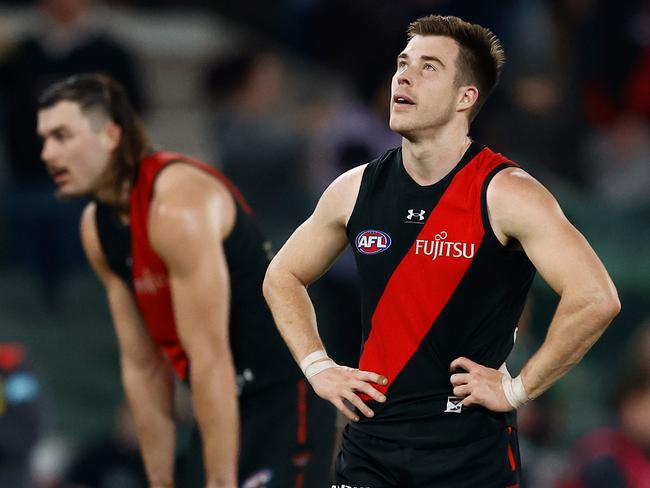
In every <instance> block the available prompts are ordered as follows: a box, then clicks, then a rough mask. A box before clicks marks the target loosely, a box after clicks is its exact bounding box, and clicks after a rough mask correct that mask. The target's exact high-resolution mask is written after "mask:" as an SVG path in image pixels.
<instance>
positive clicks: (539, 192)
mask: <svg viewBox="0 0 650 488" xmlns="http://www.w3.org/2000/svg"><path fill="white" fill-rule="evenodd" d="M497 178H500V179H499V180H497ZM495 180H497V181H495V182H496V183H497V184H496V185H495V188H494V191H493V192H492V195H490V193H489V194H488V205H489V206H490V205H491V204H492V206H491V208H490V210H491V215H492V216H494V221H495V222H496V223H497V227H498V229H499V230H500V231H501V232H503V233H504V234H505V235H506V236H507V237H508V239H509V240H511V239H514V240H516V241H518V242H519V243H520V244H521V246H522V247H523V250H524V251H525V252H526V254H527V255H528V257H529V259H530V260H531V262H532V263H533V265H534V266H535V268H536V269H537V270H538V271H539V273H540V274H541V275H542V277H543V278H544V280H545V281H546V282H547V283H548V284H549V286H551V288H553V290H555V291H556V292H557V293H558V294H561V293H562V291H563V290H564V289H565V288H566V287H567V286H568V285H574V284H579V285H581V286H590V285H589V282H590V281H592V282H593V281H596V282H600V280H608V279H609V278H608V276H607V272H606V271H605V268H604V267H603V265H602V263H601V262H600V260H599V259H598V256H596V253H595V252H594V251H593V249H592V248H591V246H590V245H589V243H588V242H587V240H586V239H585V238H584V236H583V235H582V234H581V233H580V232H579V231H578V230H577V229H576V228H575V227H574V226H573V225H572V224H571V222H569V220H568V219H567V218H566V216H565V215H564V213H563V212H562V210H561V208H560V206H559V204H558V203H557V201H556V200H555V198H554V197H553V195H551V193H550V192H549V191H548V190H546V188H544V187H543V186H542V185H541V184H540V183H539V182H537V181H536V180H535V179H533V178H532V177H530V176H528V175H526V174H525V173H523V172H521V171H520V170H516V171H515V172H512V173H510V174H504V175H497V177H495Z"/></svg>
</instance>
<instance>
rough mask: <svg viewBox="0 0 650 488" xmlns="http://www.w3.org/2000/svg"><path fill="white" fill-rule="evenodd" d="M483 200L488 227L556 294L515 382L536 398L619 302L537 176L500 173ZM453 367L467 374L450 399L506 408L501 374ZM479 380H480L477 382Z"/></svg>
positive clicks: (463, 363)
mask: <svg viewBox="0 0 650 488" xmlns="http://www.w3.org/2000/svg"><path fill="white" fill-rule="evenodd" d="M487 201H488V209H489V216H490V222H491V223H492V227H493V229H494V231H495V234H496V235H497V237H498V238H499V240H500V241H501V242H502V243H503V244H509V245H520V246H521V247H522V248H523V250H524V251H525V252H526V254H527V255H528V257H529V258H530V260H531V262H532V263H533V264H534V265H535V267H536V268H537V270H538V271H539V273H540V275H541V276H542V278H544V280H545V281H546V282H547V283H548V284H549V286H550V287H551V288H552V289H553V290H554V291H555V292H556V293H557V294H558V295H559V296H560V302H559V304H558V306H557V309H556V311H555V314H554V316H553V319H552V321H551V324H550V325H549V328H548V332H547V335H546V338H545V340H544V342H543V344H542V346H541V347H540V348H539V350H537V352H536V353H535V354H534V355H533V356H532V357H531V358H530V359H529V361H528V362H527V363H526V364H525V366H524V367H523V369H522V371H521V375H520V377H519V379H520V381H521V384H522V385H523V388H524V390H525V393H526V394H527V396H528V397H529V398H535V397H537V396H539V395H540V394H541V393H543V392H544V391H546V390H547V389H548V388H549V387H550V386H551V385H552V384H553V383H555V382H556V381H557V380H558V379H559V378H560V377H562V376H563V375H564V374H565V373H566V372H567V371H569V370H570V369H571V368H572V367H573V366H575V365H576V364H577V363H578V362H579V361H580V360H581V359H582V357H583V356H584V355H585V354H586V352H587V351H588V350H589V349H590V348H591V346H592V345H593V344H594V343H595V342H596V340H598V338H599V337H600V336H601V335H602V334H603V332H604V331H605V329H606V328H607V326H608V325H609V324H610V322H611V321H612V319H613V318H614V317H615V316H616V315H617V314H618V312H619V310H620V303H619V300H618V296H617V293H616V289H615V287H614V284H613V283H612V280H611V279H610V277H609V275H608V273H607V270H606V269H605V267H604V266H603V264H602V263H601V261H600V259H599V258H598V256H596V253H595V252H594V250H593V249H592V248H591V246H590V245H589V243H588V242H587V240H586V239H585V238H584V237H583V236H582V234H580V232H578V231H577V230H576V228H575V227H573V225H572V224H571V223H570V222H569V221H568V220H567V218H566V217H565V216H564V214H563V213H562V210H561V209H560V207H559V205H558V203H557V201H556V200H555V198H554V197H553V196H552V195H551V194H550V193H549V192H548V190H546V188H544V187H543V186H542V185H541V184H540V183H539V182H537V181H536V180H535V179H534V178H532V177H531V176H530V175H528V174H527V173H526V172H524V171H522V170H520V169H515V168H512V169H507V170H504V171H501V172H500V173H498V174H497V175H496V176H495V177H494V179H493V180H492V182H491V183H490V185H489V187H488V192H487ZM454 367H460V368H463V369H465V370H467V371H469V376H468V375H462V374H461V375H454V377H455V378H454V377H452V383H453V384H454V386H456V387H457V388H459V389H458V390H456V389H455V390H454V392H455V394H460V395H462V396H466V395H468V393H469V394H470V396H471V398H469V399H466V400H465V401H463V403H464V404H472V403H479V404H482V405H484V406H486V407H488V408H491V409H493V410H495V409H496V410H504V409H506V410H509V409H511V407H510V406H509V405H508V403H504V399H505V397H504V395H503V389H502V388H501V373H499V372H496V371H495V370H489V369H488V368H483V367H481V366H478V365H475V364H474V363H471V361H469V360H467V359H465V358H461V359H460V360H457V361H454V362H453V363H452V368H454ZM470 376H473V378H470ZM480 377H483V380H478V379H479V378H480ZM454 381H456V383H454ZM471 381H474V386H472V385H471V384H470V383H471ZM490 385H491V387H490ZM467 400H469V401H467ZM466 401H467V403H466Z"/></svg>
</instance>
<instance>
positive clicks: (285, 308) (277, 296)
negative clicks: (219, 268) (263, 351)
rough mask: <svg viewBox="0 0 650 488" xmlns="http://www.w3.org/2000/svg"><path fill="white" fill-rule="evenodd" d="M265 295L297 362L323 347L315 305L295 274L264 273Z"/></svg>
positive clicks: (279, 328)
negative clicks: (317, 324)
mask: <svg viewBox="0 0 650 488" xmlns="http://www.w3.org/2000/svg"><path fill="white" fill-rule="evenodd" d="M270 271H271V270H270ZM264 297H265V298H266V301H267V303H268V304H269V308H270V309H271V313H272V314H273V319H274V320H275V323H276V325H277V327H278V330H279V331H280V334H281V335H282V338H283V339H284V341H285V342H286V343H287V345H288V346H289V349H290V350H291V353H292V354H293V357H294V358H295V360H296V361H297V362H300V361H301V360H302V359H303V358H304V357H305V356H307V355H308V354H309V353H312V352H314V351H317V350H321V349H324V346H323V343H322V341H321V339H320V337H319V335H318V328H317V326H316V312H315V311H314V305H313V304H312V301H311V298H310V297H309V294H308V293H307V288H306V287H305V286H304V284H303V283H301V282H300V281H299V280H298V279H297V278H296V277H295V276H293V275H291V274H289V273H282V272H280V271H277V272H269V273H267V276H266V279H265V280H264Z"/></svg>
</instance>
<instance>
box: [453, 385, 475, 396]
mask: <svg viewBox="0 0 650 488" xmlns="http://www.w3.org/2000/svg"><path fill="white" fill-rule="evenodd" d="M471 393H472V389H471V388H470V387H469V385H460V386H456V387H455V388H454V395H455V396H458V397H465V396H468V395H469V394H471Z"/></svg>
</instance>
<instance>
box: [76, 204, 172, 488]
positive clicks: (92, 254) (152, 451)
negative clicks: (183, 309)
mask: <svg viewBox="0 0 650 488" xmlns="http://www.w3.org/2000/svg"><path fill="white" fill-rule="evenodd" d="M81 239H82V243H83V247H84V250H85V252H86V256H87V258H88V261H89V262H90V265H91V266H92V268H93V269H94V271H95V273H96V274H97V276H98V277H99V279H100V280H101V282H102V283H103V285H104V288H105V289H106V294H107V297H108V303H109V306H110V310H111V315H112V318H113V324H114V326H115V332H116V335H117V339H118V343H119V347H120V365H121V373H122V382H123V384H124V390H125V392H126V396H127V398H128V401H129V405H130V407H131V411H132V412H133V417H134V421H135V424H136V428H137V434H138V440H139V442H140V448H141V451H142V457H143V459H144V463H145V467H146V471H147V477H148V479H149V483H150V487H151V488H154V487H155V488H167V487H172V486H173V479H174V477H173V470H174V451H175V425H174V418H173V390H174V383H173V372H172V370H171V367H170V366H169V364H168V362H167V361H166V360H165V359H164V358H163V357H162V355H161V352H160V350H159V348H158V347H157V346H156V345H155V344H154V342H153V341H152V339H151V337H150V336H149V334H148V332H147V331H146V329H145V326H144V324H143V322H142V319H141V316H140V313H139V312H138V309H137V306H136V304H135V301H134V298H133V295H132V293H131V291H130V289H129V288H128V287H127V285H126V284H125V283H124V281H123V280H122V279H121V278H120V277H118V276H117V275H116V274H115V273H113V272H112V271H111V269H110V268H109V266H108V264H107V262H106V258H105V256H104V253H103V251H102V249H101V244H100V242H99V238H98V235H97V228H96V225H95V204H94V203H90V204H89V205H88V206H87V207H86V209H85V210H84V212H83V215H82V218H81Z"/></svg>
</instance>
